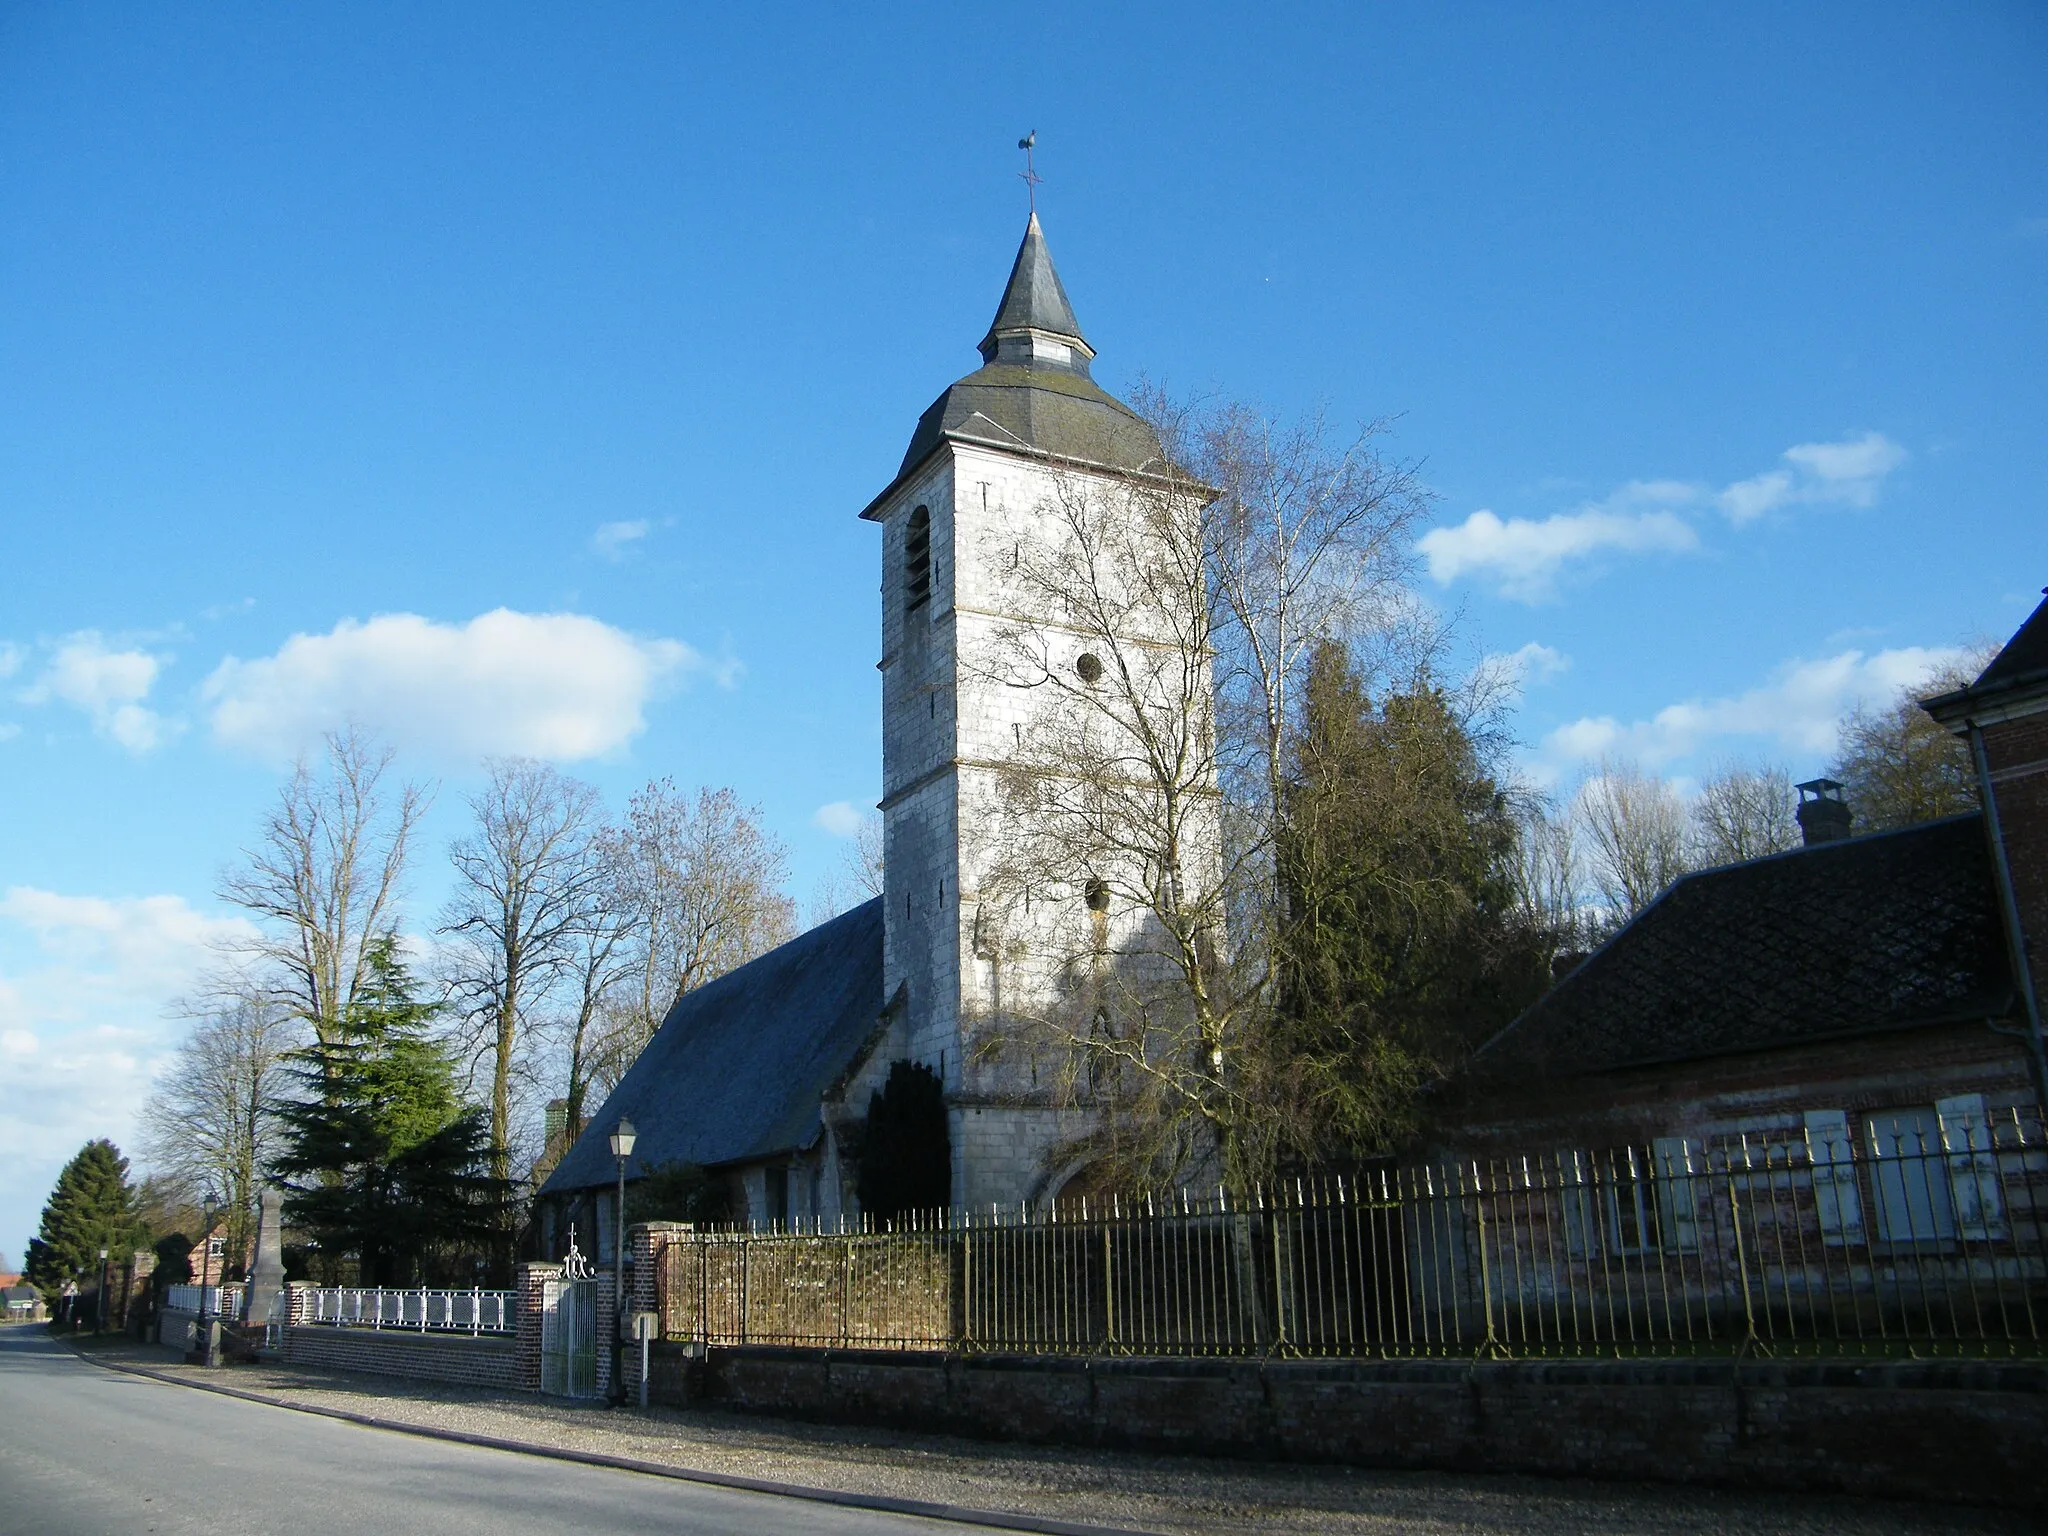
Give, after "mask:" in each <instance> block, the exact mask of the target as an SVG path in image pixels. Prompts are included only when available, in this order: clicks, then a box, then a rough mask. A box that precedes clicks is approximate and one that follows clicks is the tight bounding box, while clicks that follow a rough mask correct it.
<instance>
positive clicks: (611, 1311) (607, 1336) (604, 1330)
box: [597, 1269, 619, 1399]
mask: <svg viewBox="0 0 2048 1536" xmlns="http://www.w3.org/2000/svg"><path fill="white" fill-rule="evenodd" d="M616 1273H617V1271H616V1270H613V1269H600V1270H599V1271H598V1272H597V1395H598V1396H599V1397H601V1398H607V1399H608V1398H610V1396H611V1395H612V1361H613V1359H614V1358H615V1354H616V1351H615V1348H614V1344H613V1341H614V1340H616V1339H617V1338H618V1336H619V1313H618V1302H617V1301H616V1300H615V1299H614V1298H613V1296H612V1290H613V1286H614V1281H613V1279H612V1276H613V1275H615V1274H616Z"/></svg>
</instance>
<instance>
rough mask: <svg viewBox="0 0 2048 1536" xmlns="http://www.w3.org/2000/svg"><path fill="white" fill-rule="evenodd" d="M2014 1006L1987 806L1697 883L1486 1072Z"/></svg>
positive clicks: (1529, 1025) (1561, 1067) (1545, 1005)
mask: <svg viewBox="0 0 2048 1536" xmlns="http://www.w3.org/2000/svg"><path fill="white" fill-rule="evenodd" d="M2010 999H2011V992H2010V982H2009V978H2008V972H2007V968H2006V963H2005V955H2004V947H2003V940H2002V938H2001V937H2000V930H1999V926H1998V911H1997V906H1996V894H1995V891H1994V888H1993V884H1992V874H1991V860H1990V854H1989V851H1988V850H1987V849H1986V847H1985V839H1984V828H1983V823H1982V821H1981V819H1980V818H1979V817H1978V815H1977V814H1976V813H1975V812H1972V813H1971V814H1969V815H1967V816H1956V817H1951V818H1949V819H1947V820H1945V821H1937V822H1928V823H1925V824H1923V825H1920V826H1916V827H1908V828H1905V829H1904V830H1902V831H1898V832H1885V833H1878V834H1875V835H1872V836H1869V837H1858V838H1848V839H1845V840H1843V841H1841V842H1832V843H1821V844H1818V845H1816V846H1814V847H1810V848H1799V849H1795V850H1793V851H1792V852H1790V853H1781V854H1777V855H1775V856H1773V857H1771V858H1767V859H1755V860H1752V861H1750V862H1749V863H1746V864H1733V865H1729V866H1727V867H1725V868H1721V869H1712V870H1706V871H1703V872H1701V873H1699V874H1695V875H1688V876H1687V877H1685V878H1684V879H1682V880H1680V881H1678V882H1677V883H1676V884H1674V885H1673V886H1672V887H1671V888H1670V889H1669V890H1668V891H1666V892H1665V893H1664V894H1663V895H1662V896H1660V897H1659V898H1658V899H1657V900H1656V901H1654V902H1652V903H1651V904H1650V905H1649V906H1648V907H1646V908H1645V909H1644V910H1643V911H1642V913H1641V914H1639V915H1638V916H1637V918H1636V919H1635V921H1634V922H1632V923H1630V924H1629V925H1628V926H1627V927H1626V928H1624V929H1622V931H1621V932H1620V933H1618V934H1616V935H1615V936H1614V937H1613V938H1612V939H1611V940H1609V941H1608V943H1607V944H1605V945H1604V946H1603V947H1601V948H1600V949H1599V950H1597V951H1596V952H1595V953H1594V954H1593V955H1592V956H1591V957H1590V958H1589V959H1587V960H1586V962H1585V963H1584V964H1583V965H1581V966H1580V967H1579V968H1578V969H1577V970H1576V971H1574V972H1572V973H1571V975H1569V976H1567V977H1566V978H1565V979H1564V980H1563V981H1562V982H1560V983H1559V984H1558V985H1557V986H1556V987H1554V988H1553V989H1552V990H1551V991H1550V992H1549V993H1548V994H1547V995H1546V996H1544V997H1543V999H1542V1000H1541V1001H1539V1002H1538V1003H1536V1004H1535V1005H1534V1006H1533V1007H1531V1008H1530V1009H1529V1010H1528V1012H1526V1013H1524V1014H1523V1015H1522V1016H1521V1017H1520V1018H1519V1019H1517V1020H1516V1021H1515V1022H1514V1023H1513V1024H1511V1025H1509V1026H1508V1027H1507V1028H1506V1029H1505V1030H1503V1031H1502V1032H1501V1033H1500V1034H1499V1035H1496V1036H1495V1037H1494V1038H1493V1039H1492V1040H1491V1041H1489V1042H1488V1043H1487V1044H1486V1045H1485V1046H1484V1047H1483V1048H1482V1050H1481V1052H1480V1054H1479V1059H1478V1061H1477V1062H1476V1063H1475V1065H1476V1066H1477V1067H1478V1068H1479V1069H1480V1070H1481V1071H1482V1072H1483V1073H1485V1074H1487V1075H1492V1074H1494V1073H1498V1072H1502V1071H1519V1070H1522V1069H1525V1068H1527V1069H1536V1070H1541V1071H1545V1072H1552V1073H1558V1074H1563V1075H1571V1074H1576V1073H1585V1072H1599V1071H1604V1070H1608V1069H1611V1068H1616V1067H1624V1066H1631V1065H1641V1064H1647V1063H1650V1062H1655V1061H1670V1060H1677V1059H1683V1058H1686V1057H1700V1056H1720V1055H1735V1054H1740V1053H1744V1052H1749V1051H1756V1050H1768V1049H1771V1048H1773V1047H1777V1046H1786V1045H1796V1044H1800V1043H1803V1042H1806V1041H1812V1040H1820V1039H1827V1038H1831V1037H1836V1036H1843V1035H1853V1034H1859V1033H1867V1032H1874V1031H1879V1030H1889V1029H1899V1028H1906V1027H1910V1026H1914V1025H1920V1024H1930V1023H1936V1022H1940V1021H1943V1020H1948V1019H1957V1018H1968V1017H1979V1018H1981V1017H1989V1016H1995V1015H1998V1014H2002V1013H2004V1012H2005V1011H2006V1009H2007V1008H2008V1007H2009V1006H2010Z"/></svg>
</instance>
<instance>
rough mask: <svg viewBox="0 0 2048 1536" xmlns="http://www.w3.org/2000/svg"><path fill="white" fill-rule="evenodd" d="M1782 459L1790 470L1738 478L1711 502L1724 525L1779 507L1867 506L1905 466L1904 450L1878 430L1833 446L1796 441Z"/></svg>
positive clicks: (1752, 517) (1745, 521)
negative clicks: (1890, 476)
mask: <svg viewBox="0 0 2048 1536" xmlns="http://www.w3.org/2000/svg"><path fill="white" fill-rule="evenodd" d="M1783 457H1784V460H1785V462H1786V463H1787V464H1789V465H1791V466H1792V467H1791V468H1790V469H1773V470H1769V471H1766V472H1765V473H1763V474H1761V475H1755V476H1752V477H1751V478H1750V479H1747V480H1738V481H1736V482H1735V484H1733V485H1731V486H1729V487H1727V488H1726V489H1725V490H1723V491H1722V492H1721V493H1720V494H1719V495H1718V496H1716V497H1715V498H1714V499H1715V501H1716V503H1717V504H1718V505H1719V506H1720V508H1721V510H1722V511H1723V512H1724V513H1726V514H1727V515H1728V520H1729V521H1730V522H1732V523H1735V524H1738V525H1740V524H1742V523H1747V522H1751V521H1753V520H1755V519H1756V518H1759V517H1762V516H1763V515H1764V514H1765V513H1766V512H1771V511H1775V510H1776V509H1777V508H1779V507H1783V506H1793V505H1816V504H1828V503H1832V504H1834V505H1837V506H1845V507H1867V506H1869V505H1870V504H1871V503H1872V502H1873V501H1875V500H1876V499H1877V491H1878V487H1879V486H1880V485H1881V484H1882V483H1883V481H1884V477H1885V476H1886V475H1888V474H1890V473H1891V472H1892V471H1893V470H1895V469H1897V468H1898V467H1899V466H1900V465H1901V464H1903V463H1905V462H1906V450H1905V449H1903V448H1901V447H1900V446H1899V445H1898V444H1897V443H1895V442H1893V441H1892V440H1891V439H1890V438H1888V437H1886V436H1885V435H1884V434H1883V433H1882V432H1866V433H1864V434H1863V435H1862V436H1861V437H1849V438H1844V439H1843V440H1842V441H1840V442H1838V443H1798V444H1795V445H1794V446H1793V447H1790V448H1787V449H1786V450H1785V452H1784V455H1783Z"/></svg>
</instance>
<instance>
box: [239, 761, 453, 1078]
mask: <svg viewBox="0 0 2048 1536" xmlns="http://www.w3.org/2000/svg"><path fill="white" fill-rule="evenodd" d="M390 764H391V754H390V752H389V751H388V750H386V749H383V748H380V747H377V746H376V745H374V744H373V743H372V741H371V740H370V738H369V737H367V736H366V735H364V734H363V733H361V732H359V731H358V730H356V729H355V728H354V727H353V726H351V727H350V728H349V729H348V730H346V731H343V732H340V733H338V734H333V735H329V736H328V737H327V738H326V747H325V751H324V753H323V755H322V757H321V759H320V762H319V765H318V768H317V770H316V768H315V766H314V764H312V763H311V762H309V761H307V760H306V759H305V758H303V757H302V758H300V759H299V761H298V763H297V764H296V765H295V767H294V768H293V770H292V776H291V778H290V779H289V780H288V781H287V782H286V784H285V786H284V788H283V789H282V790H281V791H280V792H279V795H278V803H277V805H276V806H275V807H274V808H273V809H272V811H271V813H270V814H269V816H268V817H266V818H265V820H264V823H263V831H262V834H261V836H260V838H259V839H258V841H257V844H256V846H255V847H254V848H251V849H248V850H246V851H245V853H244V854H243V859H242V862H241V864H239V865H238V866H236V867H233V868H231V869H229V870H228V871H227V872H225V873H224V874H223V875H222V876H221V881H220V888H219V890H220V897H221V899H222V900H223V901H226V902H229V903H231V904H232V905H234V906H238V907H240V908H242V909H243V910H244V911H246V912H248V913H249V914H250V915H251V916H253V917H254V918H255V919H256V921H257V924H258V933H257V935H256V936H255V937H254V938H252V939H250V940H248V941H246V942H243V943H239V944H236V945H233V946H230V952H231V957H232V958H233V959H234V960H235V961H236V962H238V963H239V965H240V966H241V968H242V969H243V970H244V971H246V972H247V973H248V974H249V975H252V976H254V977H256V978H257V979H258V980H259V981H260V982H261V984H262V985H263V986H264V987H265V988H267V989H268V995H269V997H270V998H271V999H272V1000H273V1001H274V1002H275V1003H277V1004H278V1005H279V1006H280V1007H282V1008H283V1009H284V1010H285V1011H286V1012H288V1013H289V1014H290V1015H291V1016H292V1017H294V1018H298V1019H302V1020H304V1021H305V1023H306V1024H307V1025H308V1026H309V1027H310V1028H311V1029H312V1031H313V1033H314V1036H315V1037H316V1038H317V1039H318V1040H319V1041H320V1042H321V1043H323V1044H328V1043H332V1042H333V1041H334V1040H335V1039H336V1038H337V1035H338V1031H339V1026H340V1022H341V1020H342V1018H343V1016H344V1015H345V1014H346V1013H347V1012H348V1009H349V1006H350V1004H351V1003H353V1002H354V1000H355V997H356V990H357V985H358V979H359V977H361V976H363V975H364V974H365V969H364V959H365V956H366V954H367V953H368V951H369V948H370V946H371V945H373V944H374V943H376V942H377V940H378V939H380V938H382V937H384V936H385V935H387V934H389V933H391V932H392V931H393V930H394V929H395V928H396V926H397V922H398V901H399V896H400V887H401V884H402V881H403V878H404V874H405V867H406V857H407V854H408V852H409V848H410V842H411V837H412V833H413V829H414V827H415V826H416V825H417V824H418V821H419V818H420V815H421V813H422V812H423V811H424V809H425V805H426V797H425V794H424V792H423V791H422V790H421V789H419V788H418V787H417V786H415V785H412V784H402V785H399V786H398V787H397V788H396V790H387V789H386V787H385V784H384V778H385V774H386V772H387V771H388V770H389V767H390Z"/></svg>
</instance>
